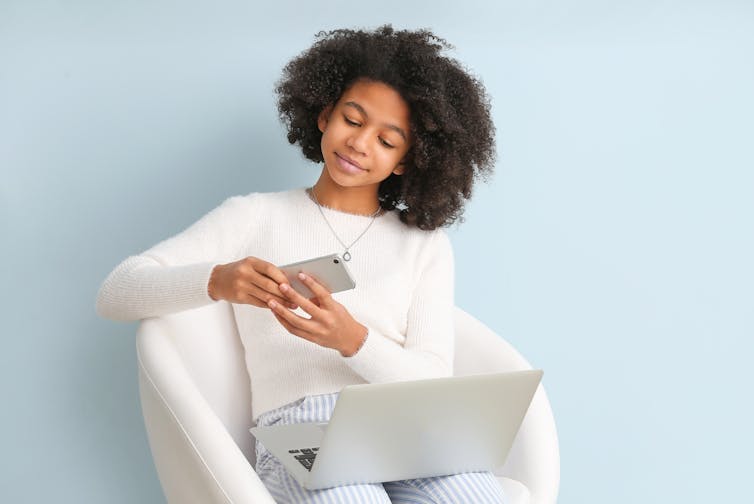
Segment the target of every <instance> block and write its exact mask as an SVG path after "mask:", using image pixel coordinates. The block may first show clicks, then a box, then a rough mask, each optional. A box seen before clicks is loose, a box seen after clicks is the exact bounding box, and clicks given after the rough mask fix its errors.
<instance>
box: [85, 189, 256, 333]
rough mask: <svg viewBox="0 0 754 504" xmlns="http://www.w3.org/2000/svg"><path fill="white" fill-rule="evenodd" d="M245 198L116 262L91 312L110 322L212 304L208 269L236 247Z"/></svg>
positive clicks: (243, 230) (243, 228) (245, 220)
mask: <svg viewBox="0 0 754 504" xmlns="http://www.w3.org/2000/svg"><path fill="white" fill-rule="evenodd" d="M251 213H252V209H251V208H250V201H249V198H248V197H243V196H234V197H232V198H228V199H227V200H225V201H224V202H223V203H222V204H221V205H220V206H218V207H217V208H215V209H214V210H212V211H210V212H209V213H207V214H206V215H205V216H203V217H202V218H201V219H199V220H198V221H196V222H195V223H194V224H192V225H191V226H189V227H188V228H187V229H185V230H184V231H182V232H181V233H179V234H177V235H175V236H173V237H171V238H168V239H167V240H164V241H162V242H160V243H158V244H157V245H155V246H153V247H152V248H150V249H148V250H146V251H144V252H142V253H141V254H139V255H136V256H130V257H128V258H126V259H125V260H124V261H123V262H121V263H120V264H119V265H118V266H116V267H115V269H114V270H113V271H112V272H111V273H110V274H109V275H108V276H107V278H106V279H105V280H104V282H103V283H102V285H101V287H100V289H99V292H98V294H97V302H96V310H97V313H98V314H99V315H100V316H101V317H105V318H109V319H113V320H138V319H143V318H147V317H156V316H160V315H165V314H168V313H175V312H178V311H183V310H188V309H191V308H198V307H200V306H204V305H207V304H210V303H214V302H215V301H214V300H213V299H212V298H211V297H210V296H209V294H208V292H207V286H208V284H209V278H210V275H211V273H212V269H213V268H214V267H215V266H216V265H217V264H221V263H223V262H230V261H231V260H234V259H235V256H236V255H237V254H238V252H239V251H240V249H241V246H242V244H243V240H244V239H245V237H246V236H247V232H248V228H249V227H250V223H251V221H252V219H250V218H249V215H250V214H251Z"/></svg>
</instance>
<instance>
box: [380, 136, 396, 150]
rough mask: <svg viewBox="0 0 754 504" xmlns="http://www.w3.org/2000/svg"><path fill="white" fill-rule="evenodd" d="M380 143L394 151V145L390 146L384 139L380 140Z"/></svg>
mask: <svg viewBox="0 0 754 504" xmlns="http://www.w3.org/2000/svg"><path fill="white" fill-rule="evenodd" d="M380 143H381V144H382V145H384V146H385V147H387V148H388V149H395V145H392V144H390V143H388V142H386V141H385V140H384V139H382V138H380Z"/></svg>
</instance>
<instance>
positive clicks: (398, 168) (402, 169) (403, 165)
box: [393, 161, 406, 175]
mask: <svg viewBox="0 0 754 504" xmlns="http://www.w3.org/2000/svg"><path fill="white" fill-rule="evenodd" d="M404 173H406V161H401V162H400V163H398V166H396V167H395V169H393V174H394V175H403V174H404Z"/></svg>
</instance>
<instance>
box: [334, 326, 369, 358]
mask: <svg viewBox="0 0 754 504" xmlns="http://www.w3.org/2000/svg"><path fill="white" fill-rule="evenodd" d="M360 327H361V330H360V334H361V336H360V337H359V338H355V339H354V340H352V344H351V345H349V348H347V349H346V350H345V351H344V350H341V351H340V355H342V356H343V357H353V356H354V355H356V354H357V353H359V351H360V350H361V349H362V348H364V344H365V343H366V342H367V338H368V337H369V328H368V327H366V326H363V325H360Z"/></svg>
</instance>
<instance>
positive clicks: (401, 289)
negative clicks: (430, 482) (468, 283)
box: [97, 188, 454, 419]
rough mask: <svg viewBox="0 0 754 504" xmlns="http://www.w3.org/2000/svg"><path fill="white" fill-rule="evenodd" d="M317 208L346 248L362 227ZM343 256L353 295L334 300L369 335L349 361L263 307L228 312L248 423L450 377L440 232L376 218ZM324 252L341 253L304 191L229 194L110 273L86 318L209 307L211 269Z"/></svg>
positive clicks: (447, 262) (445, 247) (444, 243)
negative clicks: (307, 405) (350, 388)
mask: <svg viewBox="0 0 754 504" xmlns="http://www.w3.org/2000/svg"><path fill="white" fill-rule="evenodd" d="M323 211H324V212H325V215H326V216H327V218H328V219H329V221H330V223H331V224H332V226H333V228H334V229H335V231H336V232H337V233H338V235H339V236H340V238H341V240H343V242H344V243H346V244H349V243H351V242H352V241H353V240H354V239H356V237H357V236H358V235H359V234H360V233H361V232H362V231H363V230H364V228H365V227H366V226H367V225H368V224H369V221H370V219H371V217H365V216H359V215H353V214H349V213H345V212H340V211H337V210H333V209H329V208H323ZM350 251H351V254H352V256H353V258H352V259H351V261H350V262H349V263H348V269H349V271H350V273H351V275H352V276H353V278H354V281H355V283H356V288H355V289H352V290H349V291H345V292H340V293H336V294H333V298H334V299H335V300H336V301H338V302H339V303H341V304H342V305H343V306H344V307H345V308H346V309H347V310H348V311H349V313H351V315H352V316H353V317H354V318H355V319H356V320H357V321H358V322H360V323H362V324H363V325H365V326H367V327H368V328H369V336H368V338H367V340H366V343H365V344H364V346H363V347H362V348H361V350H359V352H358V353H356V354H355V355H353V356H351V357H343V356H342V355H340V353H339V352H338V351H336V350H332V349H329V348H325V347H321V346H318V345H316V344H314V343H311V342H309V341H307V340H305V339H302V338H299V337H297V336H294V335H292V334H290V333H288V332H287V331H286V330H285V328H284V327H283V326H281V325H280V323H279V322H278V321H277V320H276V319H275V317H274V316H273V315H272V313H271V311H270V310H269V309H267V308H258V307H256V306H252V305H245V304H234V305H233V311H234V313H235V317H236V321H237V324H238V330H239V334H240V336H241V340H242V342H243V346H244V349H245V353H246V365H247V368H248V371H249V376H250V377H251V392H252V394H251V395H252V415H253V417H254V418H255V419H256V418H258V417H259V415H261V414H262V413H265V412H267V411H270V410H272V409H275V408H278V407H280V406H282V405H284V404H287V403H289V402H292V401H295V400H296V399H298V398H301V397H303V396H305V395H313V394H324V393H330V392H337V391H340V390H341V389H342V388H343V387H344V386H346V385H350V384H356V383H376V382H389V381H399V380H411V379H420V378H429V377H436V376H450V375H451V374H452V363H453V307H454V300H453V287H454V286H453V281H454V279H453V252H452V248H451V244H450V241H449V240H448V237H447V235H446V234H445V232H444V231H442V230H440V229H438V230H435V231H422V230H420V229H416V228H409V227H408V226H406V225H405V224H403V223H402V222H401V221H400V220H399V219H398V215H397V212H387V213H385V214H383V215H382V216H380V217H378V218H377V219H376V220H375V222H374V224H373V225H372V227H371V228H370V229H369V230H368V231H367V233H366V234H365V235H364V236H363V237H362V238H361V239H360V240H359V241H358V242H357V243H356V244H355V245H354V246H353V248H351V250H350ZM331 253H339V254H342V253H343V247H342V246H341V245H340V244H339V243H338V241H337V240H336V238H335V237H334V236H333V234H332V232H331V231H330V229H329V228H328V226H327V224H326V223H325V221H324V219H323V218H322V215H320V213H319V211H318V209H317V207H316V204H315V203H314V202H313V201H312V200H311V199H310V198H309V197H308V195H307V193H306V192H305V190H304V189H303V188H299V189H294V190H290V191H284V192H277V193H251V194H248V195H246V196H235V197H232V198H228V199H227V200H226V201H225V202H223V203H222V204H221V205H220V206H219V207H217V208H215V209H214V210H212V211H211V212H209V213H208V214H207V215H205V216H204V217H202V218H201V219H200V220H199V221H197V222H196V223H194V224H193V225H191V226H190V227H189V228H187V229H186V230H184V231H183V232H181V233H179V234H177V235H175V236H173V237H172V238H169V239H167V240H165V241H163V242H160V243H158V244H157V245H155V246H154V247H152V248H150V249H148V250H146V251H144V252H142V253H141V254H139V255H136V256H131V257H128V258H127V259H126V260H124V261H123V262H122V263H121V264H119V265H118V266H117V267H116V268H115V269H114V270H113V271H112V272H111V273H110V275H109V276H108V277H107V279H106V280H105V281H104V282H103V284H102V287H101V288H100V291H99V294H98V296H97V312H98V313H99V314H100V315H101V316H103V317H107V318H110V319H115V320H136V319H142V318H146V317H153V316H159V315H163V314H167V313H174V312H178V311H182V310H186V309H190V308H196V307H199V306H203V305H207V304H210V303H214V302H216V301H213V300H212V298H210V297H209V295H208V293H207V286H208V282H209V277H210V274H211V272H212V269H213V268H214V266H215V265H217V264H226V263H229V262H233V261H236V260H239V259H241V258H243V257H247V256H254V257H258V258H260V259H263V260H265V261H269V262H271V263H273V264H277V265H282V264H287V263H291V262H296V261H301V260H304V259H310V258H313V257H319V256H323V255H326V254H331ZM221 302H224V301H221ZM296 312H297V313H298V314H300V315H303V316H307V315H306V313H305V312H303V311H302V310H301V309H300V308H299V309H297V310H296Z"/></svg>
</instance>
